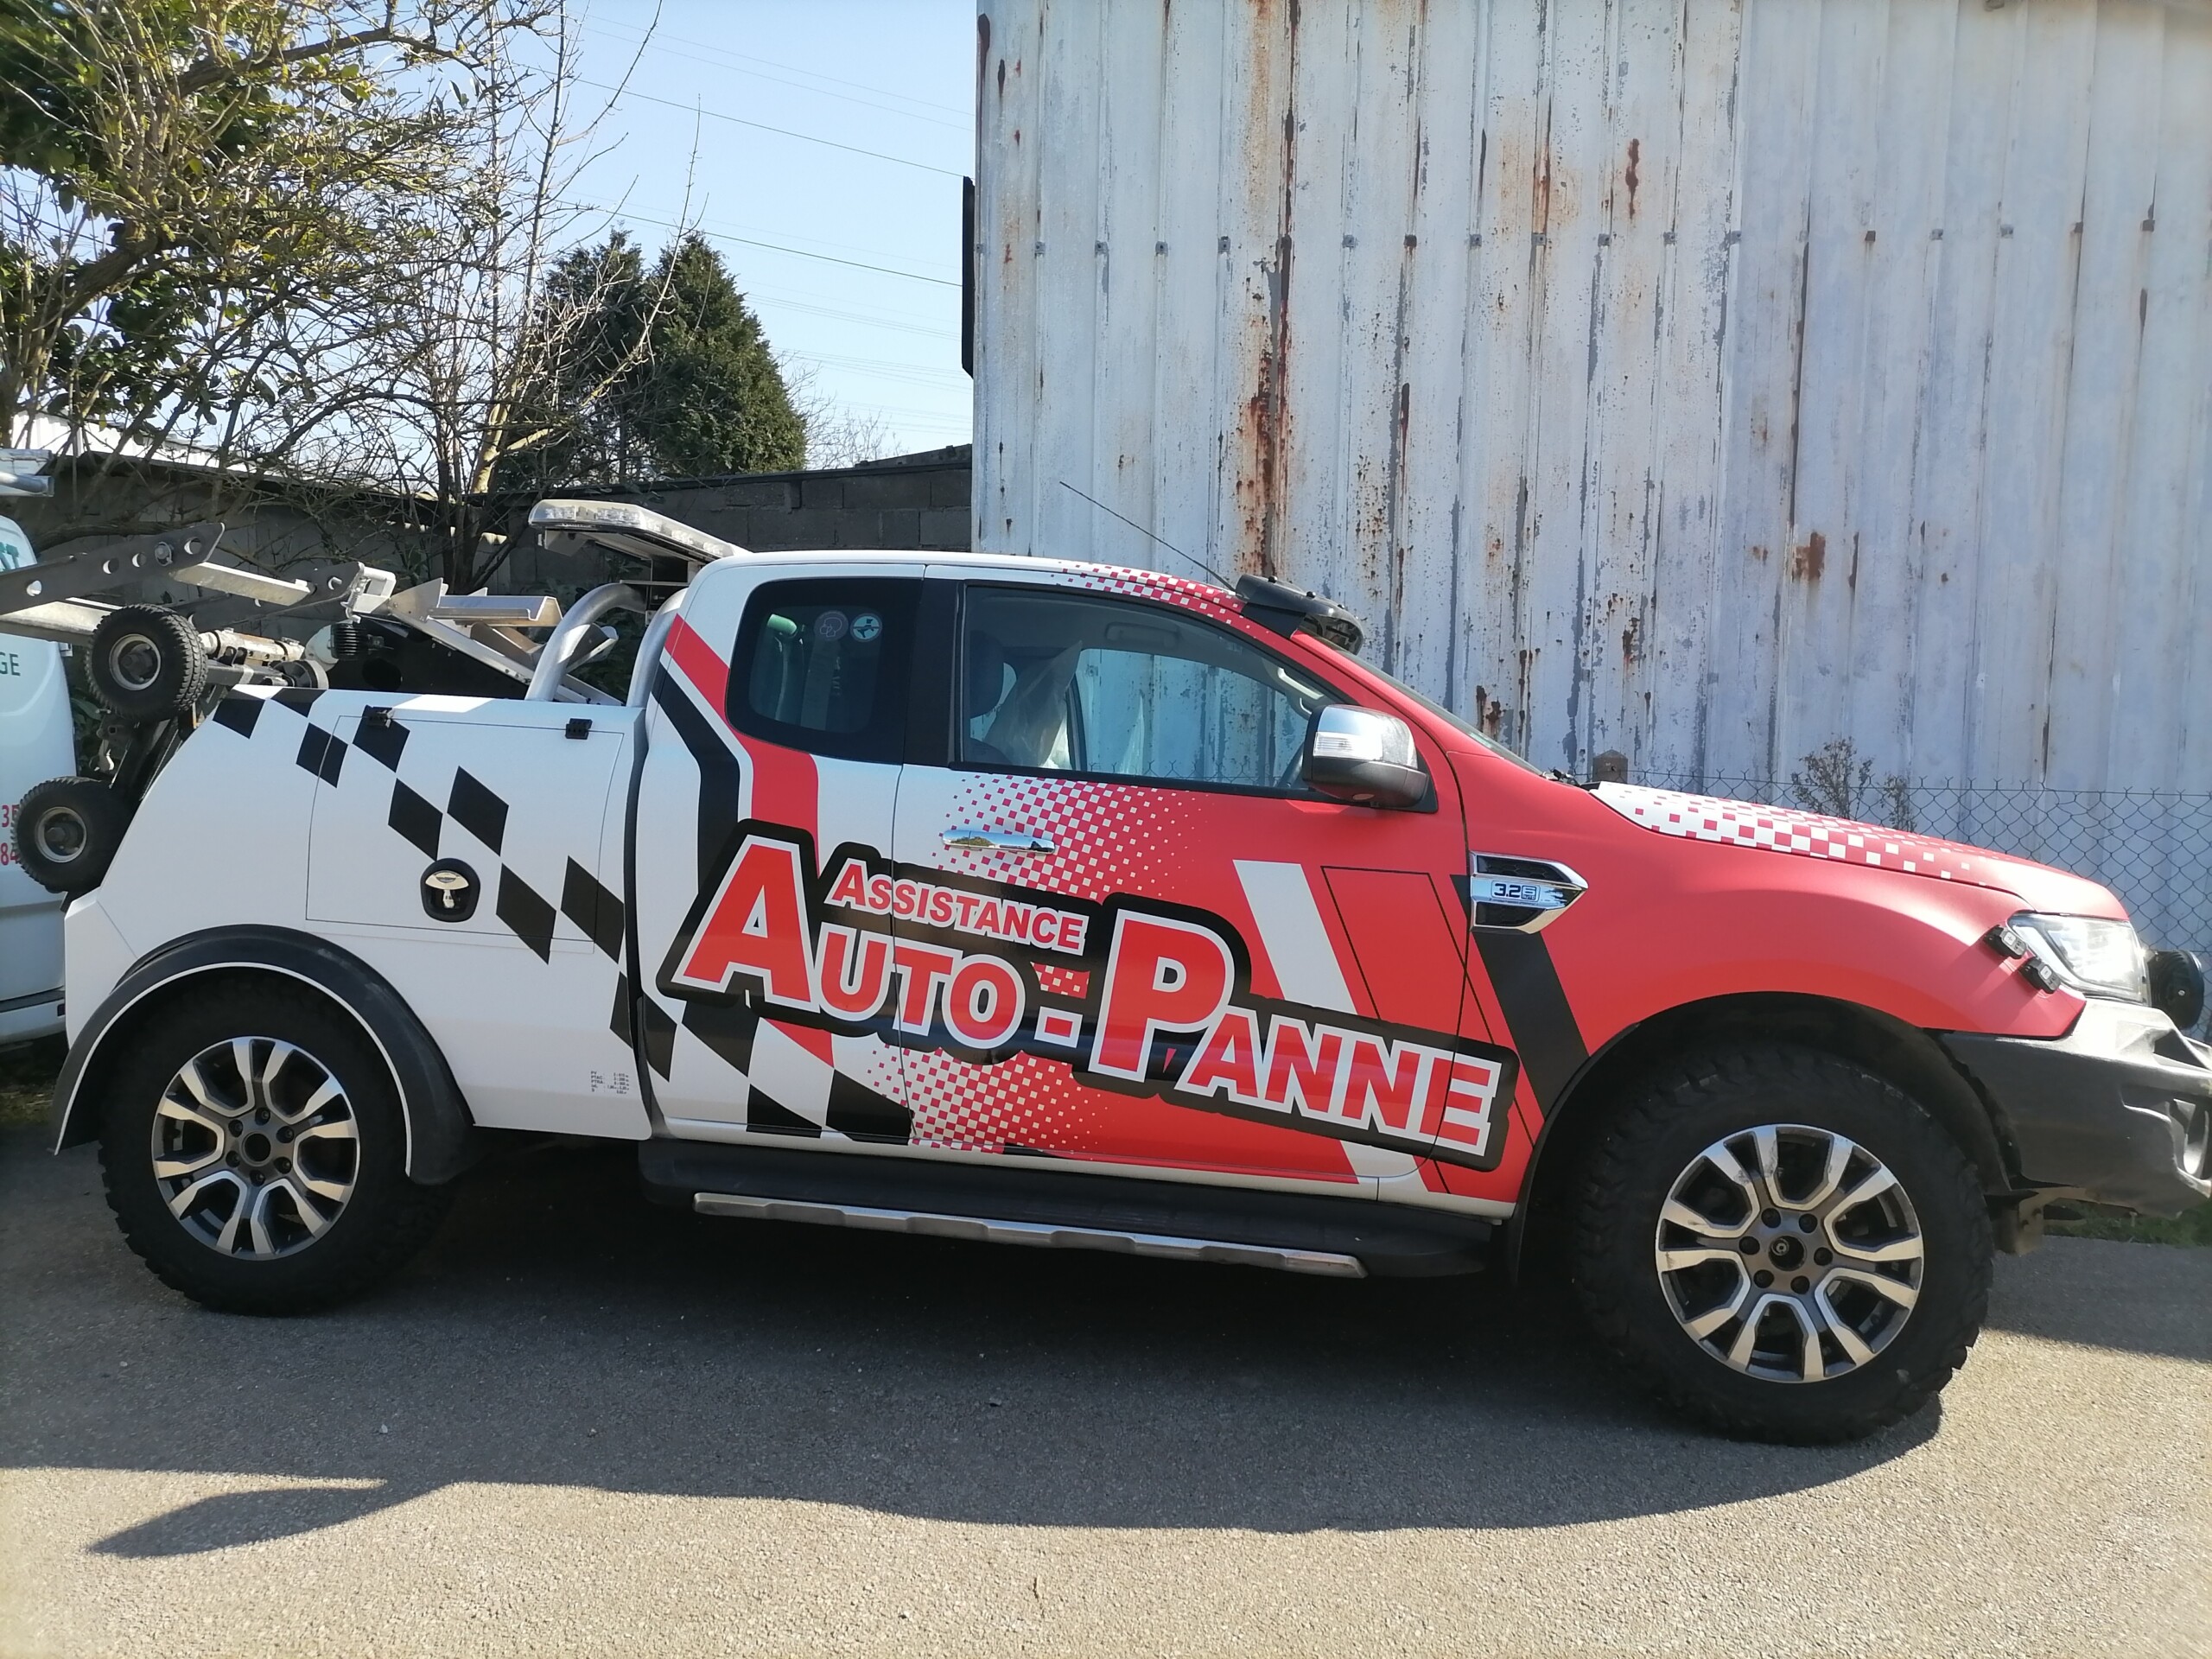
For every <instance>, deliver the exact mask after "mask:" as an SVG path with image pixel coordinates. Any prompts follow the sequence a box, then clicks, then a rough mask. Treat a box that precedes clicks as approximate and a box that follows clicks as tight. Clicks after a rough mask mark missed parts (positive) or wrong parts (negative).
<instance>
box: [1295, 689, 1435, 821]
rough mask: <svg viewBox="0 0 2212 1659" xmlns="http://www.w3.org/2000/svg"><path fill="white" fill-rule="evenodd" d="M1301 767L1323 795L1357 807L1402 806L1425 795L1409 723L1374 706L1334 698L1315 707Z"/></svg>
mask: <svg viewBox="0 0 2212 1659" xmlns="http://www.w3.org/2000/svg"><path fill="white" fill-rule="evenodd" d="M1299 770H1300V776H1301V777H1303V778H1304V779H1306V783H1307V784H1308V785H1310V786H1311V787H1313V789H1316V790H1318V791H1320V792H1321V793H1322V794H1324V795H1326V796H1329V797H1331V798H1333V799H1336V800H1339V801H1351V802H1352V803H1354V804H1357V805H1360V806H1376V807H1391V808H1405V807H1409V806H1419V805H1421V803H1422V802H1424V801H1426V800H1427V799H1428V798H1429V782H1428V773H1427V772H1426V771H1424V770H1423V769H1422V766H1421V754H1420V753H1419V751H1417V750H1416V749H1415V748H1414V734H1413V728H1411V727H1409V726H1408V725H1407V724H1406V722H1405V721H1402V720H1400V719H1399V718H1398V717H1397V716H1396V715H1386V714H1383V713H1382V712H1381V711H1380V710H1378V709H1357V708H1353V707H1352V706H1351V705H1350V704H1347V703H1332V704H1331V705H1330V706H1329V707H1327V708H1325V709H1321V710H1319V712H1317V713H1316V714H1315V715H1314V716H1313V725H1312V727H1311V728H1308V729H1307V731H1306V755H1305V760H1303V762H1302V763H1301V765H1300V769H1299Z"/></svg>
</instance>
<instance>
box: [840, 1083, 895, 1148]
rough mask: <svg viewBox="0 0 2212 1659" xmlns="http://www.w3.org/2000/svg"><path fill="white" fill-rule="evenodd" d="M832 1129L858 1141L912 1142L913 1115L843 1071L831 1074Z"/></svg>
mask: <svg viewBox="0 0 2212 1659" xmlns="http://www.w3.org/2000/svg"><path fill="white" fill-rule="evenodd" d="M829 1127H830V1128H833V1129H835V1130H836V1131H837V1133H838V1134H840V1135H850V1136H851V1137H852V1138H853V1139H854V1140H855V1141H899V1142H901V1143H904V1142H906V1141H911V1140H912V1139H913V1135H914V1115H913V1113H912V1112H911V1111H909V1110H908V1109H906V1107H904V1106H901V1105H900V1104H899V1103H898V1102H897V1101H895V1100H892V1099H889V1098H887V1096H882V1095H879V1094H877V1093H876V1092H875V1090H873V1089H871V1088H869V1087H868V1085H867V1084H864V1083H861V1082H859V1081H857V1080H855V1078H852V1077H847V1076H846V1075H845V1074H844V1073H843V1072H842V1071H832V1072H831V1073H830V1074H829Z"/></svg>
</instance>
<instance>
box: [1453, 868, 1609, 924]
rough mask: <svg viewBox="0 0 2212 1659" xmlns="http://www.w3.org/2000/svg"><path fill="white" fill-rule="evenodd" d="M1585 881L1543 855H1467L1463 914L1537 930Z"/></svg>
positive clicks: (1482, 921) (1578, 892)
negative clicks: (1464, 909)
mask: <svg viewBox="0 0 2212 1659" xmlns="http://www.w3.org/2000/svg"><path fill="white" fill-rule="evenodd" d="M1589 887H1590V884H1589V883H1588V882H1586V881H1585V880H1583V879H1582V878H1581V877H1580V876H1579V875H1577V874H1575V873H1574V872H1573V870H1570V869H1568V868H1567V866H1566V865H1564V864H1558V863H1554V862H1553V861H1551V860H1550V859H1548V858H1513V857H1510V856H1508V855H1504V854H1502V853H1471V854H1469V855H1468V856H1467V881H1466V887H1465V893H1466V898H1467V910H1468V917H1469V919H1470V920H1471V921H1472V922H1473V923H1474V925H1476V926H1477V927H1503V928H1510V929H1512V930H1513V931H1515V932H1517V933H1535V932H1537V931H1541V929H1543V928H1546V927H1548V926H1549V925H1551V924H1552V923H1553V922H1554V921H1556V920H1558V919H1559V917H1560V913H1561V912H1564V911H1565V910H1566V909H1567V906H1569V905H1571V904H1573V902H1574V901H1575V900H1576V899H1580V897H1581V896H1582V895H1583V894H1584V893H1586V892H1588V891H1589Z"/></svg>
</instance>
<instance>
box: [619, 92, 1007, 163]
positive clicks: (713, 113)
mask: <svg viewBox="0 0 2212 1659" xmlns="http://www.w3.org/2000/svg"><path fill="white" fill-rule="evenodd" d="M576 84H577V85H578V86H588V87H590V88H591V89H592V90H593V91H594V92H609V93H612V94H613V99H611V101H612V102H613V103H617V104H619V103H620V102H621V101H622V100H623V99H626V98H636V99H644V100H645V102H646V103H648V104H665V105H668V107H669V108H670V109H671V110H683V111H688V112H689V113H690V114H693V115H703V116H705V117H707V118H709V120H713V121H727V122H728V123H730V124H732V125H733V126H739V127H752V128H754V129H756V130H760V131H761V132H773V133H779V134H780V135H781V136H783V137H785V138H798V139H800V140H803V141H804V142H805V143H810V144H820V145H822V146H823V148H825V149H842V150H843V151H844V152H845V153H846V154H848V155H849V156H868V157H870V158H871V159H873V160H874V161H879V162H891V163H892V164H893V166H896V167H912V168H918V169H919V170H920V171H922V172H924V173H935V174H937V175H939V176H940V177H943V178H948V179H964V178H966V177H967V176H968V175H966V174H965V173H956V172H955V171H953V169H952V168H949V167H932V166H931V165H930V164H929V163H928V162H914V161H909V160H907V158H906V156H891V155H887V154H886V153H885V152H884V151H882V150H880V149H861V147H860V146H859V145H858V144H841V143H838V142H837V141H836V139H834V138H817V137H815V135H814V134H812V133H810V132H795V131H793V130H791V128H789V127H772V126H770V125H769V124H767V123H766V121H748V120H747V119H746V118H744V117H743V116H741V115H724V114H723V113H722V112H721V111H720V110H709V109H702V108H701V107H700V106H699V105H696V104H686V103H684V102H683V101H682V100H681V99H673V98H659V97H656V96H655V95H654V94H653V93H652V92H639V91H637V90H635V89H634V88H632V87H625V86H607V84H606V83H605V82H604V81H598V80H584V79H581V78H579V79H578V80H577V82H576Z"/></svg>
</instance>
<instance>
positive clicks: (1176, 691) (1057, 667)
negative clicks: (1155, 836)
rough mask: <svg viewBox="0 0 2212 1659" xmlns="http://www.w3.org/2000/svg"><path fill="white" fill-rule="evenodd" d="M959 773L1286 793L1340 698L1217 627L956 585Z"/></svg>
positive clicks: (1049, 594) (1035, 592)
mask: <svg viewBox="0 0 2212 1659" xmlns="http://www.w3.org/2000/svg"><path fill="white" fill-rule="evenodd" d="M964 619H965V620H964V623H963V628H962V634H963V639H962V642H961V649H962V656H961V673H960V685H961V696H962V706H961V718H960V721H959V722H958V726H959V733H958V736H959V752H960V759H961V760H962V762H963V763H964V764H967V765H970V766H1027V767H1036V768H1039V769H1042V770H1046V771H1052V772H1081V773H1085V774H1088V775H1090V776H1092V777H1100V778H1127V779H1147V780H1149V781H1153V782H1158V783H1170V784H1217V785H1232V786H1237V787H1243V788H1248V789H1272V790H1283V791H1296V790H1299V789H1300V783H1299V779H1298V762H1299V754H1300V749H1301V748H1302V747H1303V745H1304V743H1305V741H1306V727H1307V725H1308V723H1309V722H1310V721H1312V719H1313V711H1314V710H1315V709H1319V708H1320V707H1321V706H1322V705H1323V704H1324V703H1331V702H1339V701H1341V699H1340V698H1338V696H1336V695H1335V694H1334V693H1332V692H1331V691H1330V690H1327V689H1326V688H1325V687H1324V686H1323V685H1321V684H1320V683H1318V682H1317V681H1314V680H1312V679H1309V678H1308V677H1306V676H1305V675H1304V674H1302V673H1301V672H1300V671H1298V670H1296V669H1294V668H1292V667H1291V666H1290V665H1289V664H1287V663H1285V662H1283V661H1282V659H1281V658H1278V657H1276V656H1274V654H1272V653H1271V652H1267V651H1263V650H1262V649H1261V648H1260V647H1259V646H1257V645H1253V644H1252V643H1251V642H1249V640H1246V639H1242V638H1240V637H1239V636H1237V635H1236V634H1235V633H1232V632H1230V631H1229V630H1228V629H1226V628H1220V627H1216V626H1213V625H1211V623H1207V622H1205V621H1202V620H1198V618H1196V617H1189V616H1185V615H1182V614H1179V613H1177V612H1175V611H1173V610H1170V609H1167V608H1166V607H1161V606H1154V605H1145V604H1140V603H1136V602H1134V601H1128V600H1117V599H1099V598H1093V597H1091V596H1090V595H1088V594H1073V593H1065V592H1056V591H1054V590H1052V589H1051V588H982V587H971V588H969V589H968V599H967V605H966V608H965V613H964Z"/></svg>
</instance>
